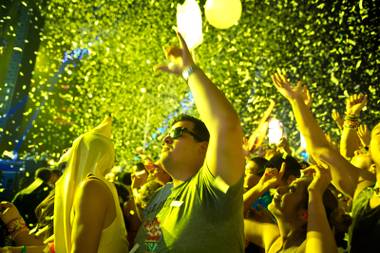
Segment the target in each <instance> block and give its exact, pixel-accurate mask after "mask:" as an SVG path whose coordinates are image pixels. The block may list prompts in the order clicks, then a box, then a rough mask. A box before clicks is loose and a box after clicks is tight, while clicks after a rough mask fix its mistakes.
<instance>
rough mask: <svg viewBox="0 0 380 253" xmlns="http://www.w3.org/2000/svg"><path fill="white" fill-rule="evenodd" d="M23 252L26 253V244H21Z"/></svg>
mask: <svg viewBox="0 0 380 253" xmlns="http://www.w3.org/2000/svg"><path fill="white" fill-rule="evenodd" d="M21 253H26V246H25V245H22V246H21Z"/></svg>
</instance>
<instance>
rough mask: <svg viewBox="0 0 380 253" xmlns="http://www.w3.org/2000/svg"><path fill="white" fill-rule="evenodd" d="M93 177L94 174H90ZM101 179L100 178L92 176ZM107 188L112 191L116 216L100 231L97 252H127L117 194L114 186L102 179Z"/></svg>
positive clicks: (125, 234)
mask: <svg viewBox="0 0 380 253" xmlns="http://www.w3.org/2000/svg"><path fill="white" fill-rule="evenodd" d="M91 177H94V176H91ZM94 178H96V179H99V180H101V179H100V178H97V177H94ZM101 181H102V182H104V183H105V184H106V185H107V187H108V189H109V190H110V191H111V193H112V197H113V202H114V204H115V211H116V217H115V219H114V220H113V222H112V223H111V225H109V226H108V227H106V228H105V229H103V231H102V235H101V237H100V241H99V246H98V253H110V252H112V253H119V252H120V253H128V252H129V250H128V240H127V230H126V228H125V225H124V217H123V213H122V211H121V208H120V204H119V197H118V195H117V192H116V189H115V186H114V185H113V184H112V183H110V182H106V181H104V180H101Z"/></svg>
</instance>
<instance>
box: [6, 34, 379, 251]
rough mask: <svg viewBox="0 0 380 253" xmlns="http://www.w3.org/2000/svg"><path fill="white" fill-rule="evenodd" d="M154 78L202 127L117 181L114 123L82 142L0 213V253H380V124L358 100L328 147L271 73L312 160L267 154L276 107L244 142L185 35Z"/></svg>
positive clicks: (286, 152)
mask: <svg viewBox="0 0 380 253" xmlns="http://www.w3.org/2000/svg"><path fill="white" fill-rule="evenodd" d="M177 35H178V39H179V46H173V47H170V48H168V49H166V51H165V53H166V57H167V60H168V61H167V63H165V64H162V65H158V66H157V70H160V71H164V72H169V73H172V74H177V75H182V77H183V78H184V80H185V81H186V82H187V84H188V86H189V88H190V90H191V92H192V94H193V96H194V100H195V104H196V107H197V110H198V112H199V115H200V119H201V120H200V119H197V118H195V117H192V116H189V115H181V116H180V117H178V118H176V119H175V120H174V121H173V122H172V125H171V127H170V129H169V131H168V133H167V134H166V135H165V137H164V139H163V141H162V150H161V154H160V158H159V159H158V160H157V161H152V160H150V159H146V160H145V161H144V162H142V163H138V164H136V165H134V166H133V168H132V169H130V170H129V171H124V172H121V173H118V174H117V175H116V176H113V177H110V176H109V175H110V174H109V172H110V171H111V169H112V168H113V166H114V160H115V151H114V146H113V143H112V140H111V135H112V119H111V118H110V117H107V118H106V119H105V120H104V121H103V122H102V123H101V124H100V125H99V126H97V127H95V128H94V129H92V130H90V131H89V132H87V133H84V134H82V135H81V136H79V137H78V138H77V139H75V140H74V142H73V144H72V146H71V147H70V148H69V149H68V150H67V151H66V152H65V153H64V154H63V155H62V157H61V159H60V161H59V162H58V164H59V166H60V168H64V169H63V171H62V172H63V174H61V173H60V170H57V169H54V170H53V169H40V170H38V171H37V172H36V179H35V181H34V182H33V183H32V184H31V185H29V186H28V187H27V188H25V189H23V190H22V191H20V192H19V193H18V194H17V195H16V196H15V198H14V199H13V201H12V202H5V201H3V202H1V204H0V218H1V220H2V222H3V224H4V227H6V228H7V235H6V236H5V237H4V239H3V240H4V242H3V245H2V246H4V247H2V248H1V249H0V252H22V253H24V252H57V253H64V252H86V253H87V252H89V253H91V252H115V253H117V252H140V253H147V252H148V253H153V252H175V253H180V252H194V253H195V252H197V253H198V252H231V253H235V252H236V253H237V252H269V253H271V252H313V253H316V252H380V246H379V245H380V244H378V243H377V242H376V240H377V239H378V238H380V185H379V183H380V171H379V170H380V123H379V124H377V125H376V126H375V127H374V128H373V129H372V131H371V132H370V130H369V128H368V127H367V126H366V125H364V124H362V125H361V123H360V113H361V111H362V109H363V107H364V106H365V105H366V104H367V100H368V98H367V96H365V95H363V94H353V95H352V96H350V97H349V98H348V99H347V101H346V112H345V116H344V117H343V118H342V117H341V116H340V115H339V114H338V113H337V112H336V111H334V112H332V117H333V118H334V120H335V121H336V122H337V125H338V126H339V128H340V129H341V139H340V143H339V144H336V143H334V142H332V141H331V140H330V139H329V138H328V137H327V136H326V134H325V133H324V132H323V131H322V129H321V128H320V126H319V124H318V122H317V120H316V119H315V117H314V116H313V114H312V113H311V110H310V108H311V107H312V106H313V105H312V99H311V98H312V94H310V93H309V91H308V89H307V87H306V86H305V85H303V84H302V83H301V82H298V83H297V84H296V85H292V84H291V83H290V82H289V81H288V79H287V77H286V75H285V74H284V73H281V72H278V73H274V74H273V76H272V79H273V84H274V87H275V88H276V89H277V91H278V92H279V93H280V94H281V95H282V96H284V97H285V98H286V99H287V100H288V101H289V103H290V105H291V108H292V110H293V113H294V116H295V120H296V122H297V126H298V130H299V131H300V133H301V134H302V135H303V137H304V138H305V141H306V151H307V154H308V155H309V159H308V160H307V161H304V160H301V159H300V157H299V156H298V151H296V150H294V149H292V147H290V146H289V144H288V142H287V140H286V138H285V137H284V138H282V139H281V141H280V143H279V144H277V145H275V146H268V145H266V144H265V137H266V132H267V129H268V120H269V119H270V117H271V114H272V112H273V110H274V108H275V106H276V104H275V102H274V101H270V105H269V107H268V109H267V110H266V112H265V113H264V114H263V116H262V118H261V120H260V121H259V122H258V126H257V128H256V129H255V130H254V131H253V132H252V134H251V135H250V136H249V137H248V138H245V137H244V136H243V130H242V128H241V124H240V119H239V116H238V114H237V113H236V111H235V110H234V108H233V106H232V105H231V103H230V102H229V101H228V100H227V99H226V97H225V95H224V94H223V93H222V92H221V91H220V90H219V89H218V88H217V86H216V85H214V84H213V83H212V82H211V81H210V79H209V78H208V77H207V76H206V75H205V74H204V72H203V71H202V69H201V68H200V67H199V66H197V65H196V64H195V62H194V61H193V58H192V55H191V53H190V51H189V49H188V48H187V46H186V43H185V41H184V39H183V38H182V36H181V35H180V34H179V33H178V34H177Z"/></svg>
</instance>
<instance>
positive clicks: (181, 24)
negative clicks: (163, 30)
mask: <svg viewBox="0 0 380 253" xmlns="http://www.w3.org/2000/svg"><path fill="white" fill-rule="evenodd" d="M177 29H178V32H180V33H181V35H182V37H183V38H184V40H185V41H186V45H187V47H188V48H190V49H194V48H195V47H197V46H198V45H200V44H201V43H202V41H203V34H202V13H201V9H200V8H199V5H198V3H197V2H196V1H195V0H186V1H185V2H184V3H183V4H182V5H180V4H178V5H177Z"/></svg>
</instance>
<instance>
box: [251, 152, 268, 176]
mask: <svg viewBox="0 0 380 253" xmlns="http://www.w3.org/2000/svg"><path fill="white" fill-rule="evenodd" d="M251 161H252V162H254V163H256V165H257V171H256V175H257V176H260V177H261V176H262V175H264V172H265V168H266V165H267V163H268V160H267V159H265V158H264V157H260V156H256V157H254V158H252V159H251Z"/></svg>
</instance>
